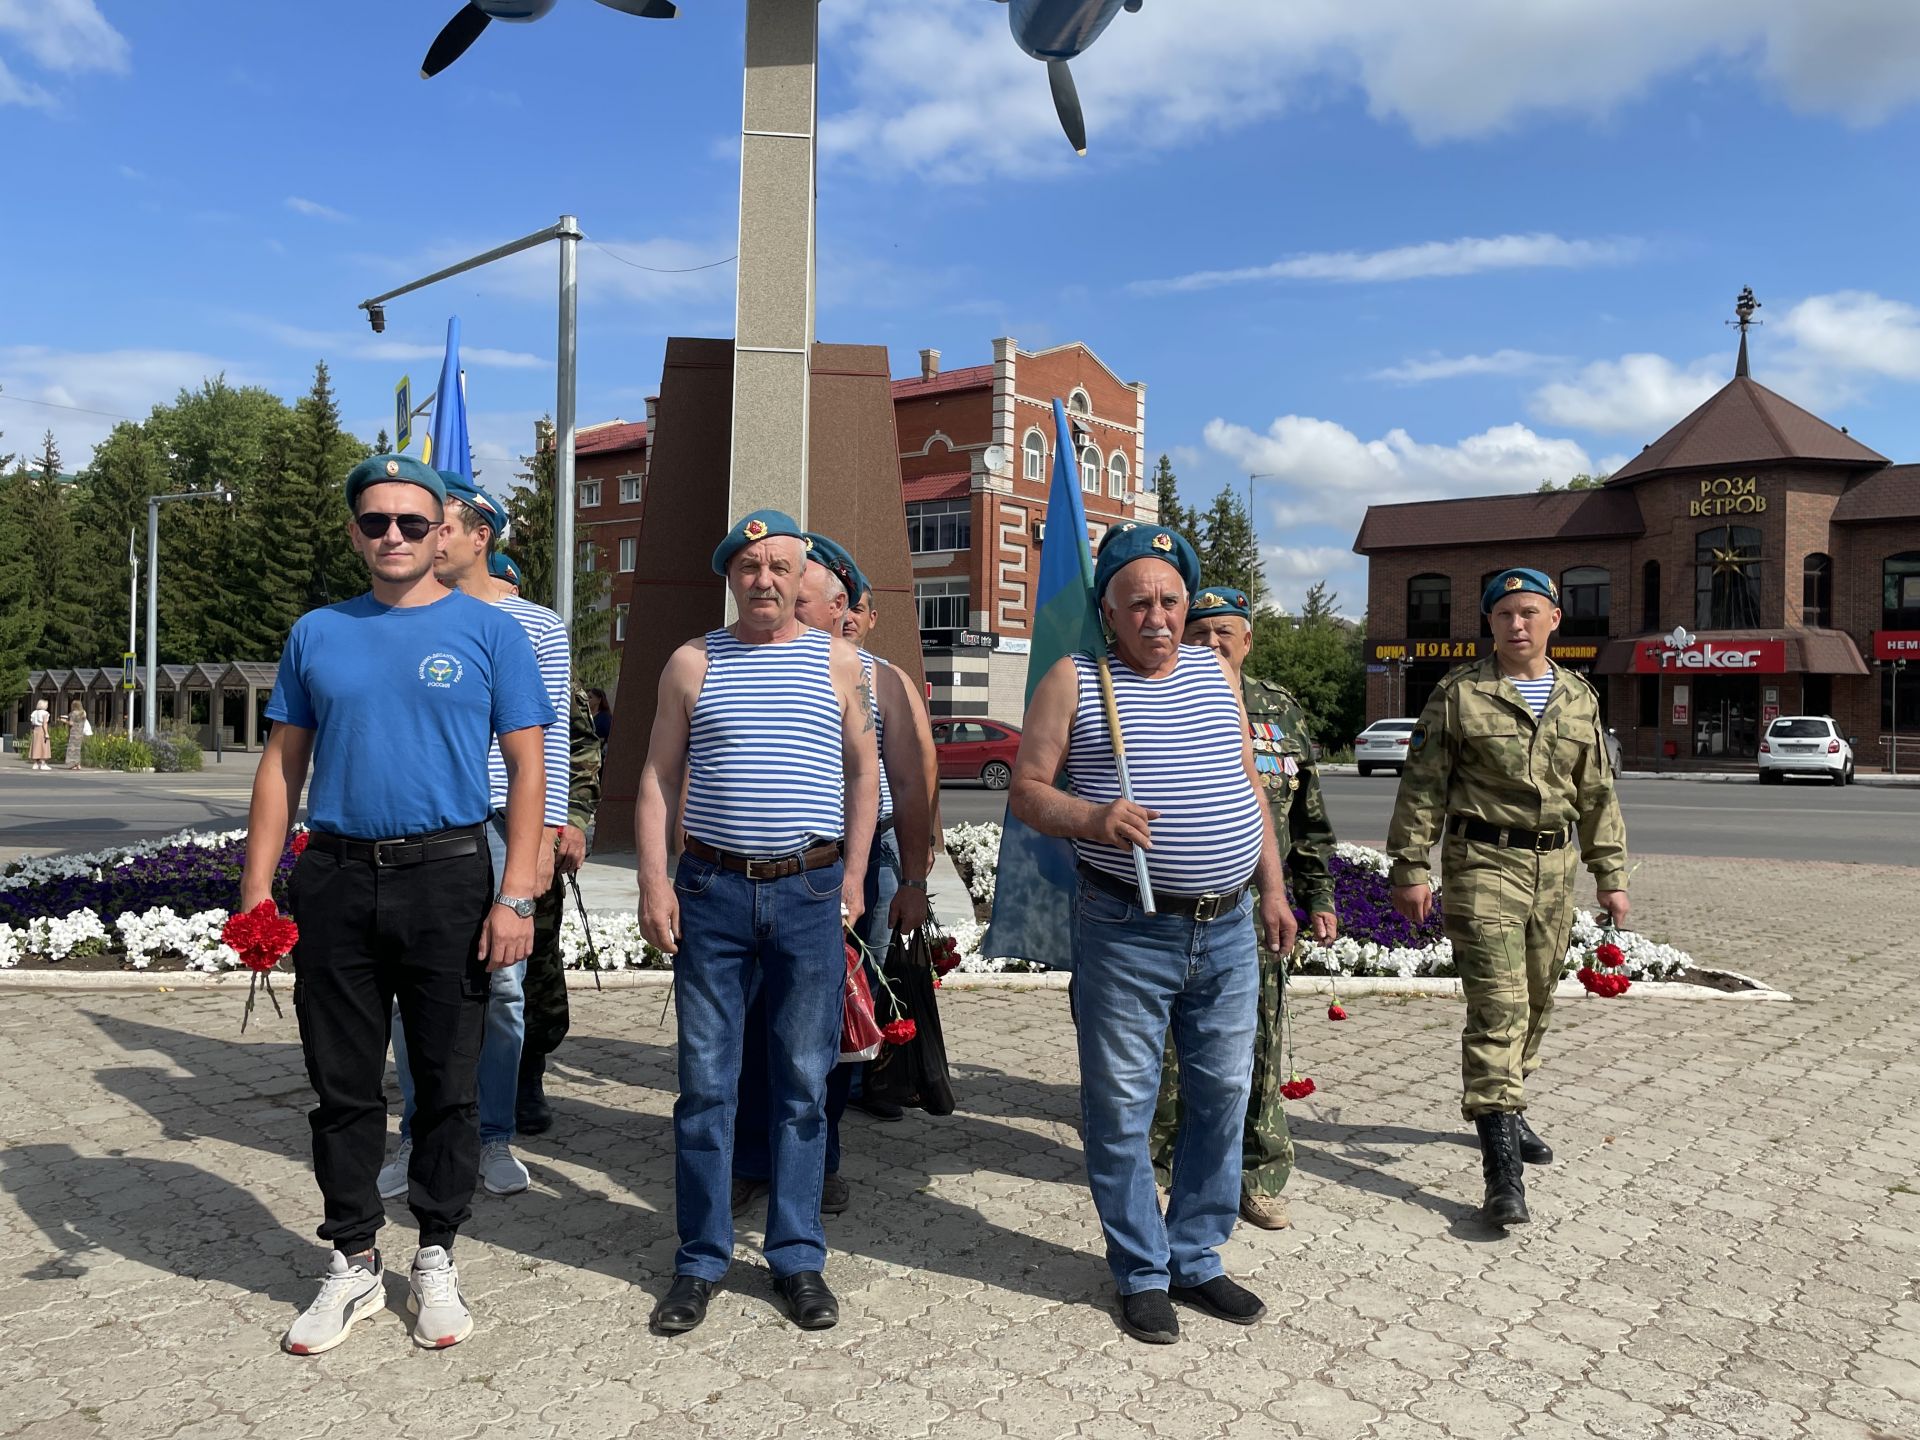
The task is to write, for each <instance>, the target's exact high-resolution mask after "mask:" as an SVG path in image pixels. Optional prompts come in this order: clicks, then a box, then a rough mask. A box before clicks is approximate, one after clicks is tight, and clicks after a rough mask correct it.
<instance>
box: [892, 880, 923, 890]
mask: <svg viewBox="0 0 1920 1440" xmlns="http://www.w3.org/2000/svg"><path fill="white" fill-rule="evenodd" d="M898 888H899V889H902V890H924V889H926V888H927V882H926V881H924V880H902V881H901V882H900V884H899V887H898Z"/></svg>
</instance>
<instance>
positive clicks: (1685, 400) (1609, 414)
mask: <svg viewBox="0 0 1920 1440" xmlns="http://www.w3.org/2000/svg"><path fill="white" fill-rule="evenodd" d="M1732 376H1733V366H1732V365H1731V363H1729V360H1728V358H1727V357H1726V356H1720V357H1718V358H1710V359H1705V360H1696V361H1694V362H1693V363H1692V364H1691V365H1688V366H1686V367H1684V368H1682V367H1681V366H1678V365H1675V364H1674V363H1673V361H1671V360H1669V359H1667V358H1666V356H1664V355H1645V354H1640V355H1622V356H1621V357H1620V358H1619V359H1618V360H1596V361H1595V362H1594V363H1593V364H1591V365H1588V366H1587V367H1586V368H1585V369H1583V370H1581V372H1580V373H1579V375H1578V376H1576V377H1575V378H1574V379H1571V380H1556V381H1553V382H1551V383H1550V384H1546V385H1542V386H1541V387H1540V388H1539V389H1538V390H1536V391H1535V392H1534V394H1533V398H1532V401H1531V402H1530V408H1531V409H1532V411H1533V414H1534V416H1535V417H1536V418H1537V419H1540V420H1544V421H1546V422H1547V423H1548V424H1550V425H1570V426H1572V427H1574V428H1575V429H1578V430H1598V431H1602V432H1604V433H1607V434H1630V435H1641V436H1645V437H1646V438H1648V439H1652V438H1653V437H1654V436H1656V435H1658V434H1660V433H1661V432H1662V431H1664V430H1665V429H1666V428H1667V427H1668V426H1669V425H1671V424H1673V422H1674V421H1676V420H1678V419H1680V418H1681V417H1682V416H1684V415H1686V414H1687V413H1688V412H1689V411H1691V410H1693V409H1694V407H1696V406H1697V405H1699V404H1701V403H1702V402H1703V401H1705V400H1706V399H1707V397H1708V396H1710V395H1712V394H1713V393H1714V392H1715V391H1716V390H1718V389H1719V388H1720V387H1721V386H1723V385H1725V384H1726V383H1727V381H1728V380H1729V379H1731V378H1732Z"/></svg>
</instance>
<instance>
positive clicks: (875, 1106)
mask: <svg viewBox="0 0 1920 1440" xmlns="http://www.w3.org/2000/svg"><path fill="white" fill-rule="evenodd" d="M847 1103H848V1104H849V1105H851V1106H853V1108H854V1109H856V1110H864V1111H866V1112H867V1114H869V1115H871V1116H872V1117H873V1118H874V1119H876V1120H900V1119H903V1118H905V1116H906V1113H907V1112H906V1109H905V1108H904V1107H903V1106H899V1105H896V1104H894V1103H893V1101H891V1100H875V1099H873V1098H872V1097H871V1096H867V1095H856V1096H854V1097H853V1099H851V1100H849V1101H848V1102H847Z"/></svg>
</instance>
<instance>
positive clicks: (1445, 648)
mask: <svg viewBox="0 0 1920 1440" xmlns="http://www.w3.org/2000/svg"><path fill="white" fill-rule="evenodd" d="M1490 643H1491V642H1490V641H1487V640H1380V641H1376V642H1375V643H1374V646H1373V657H1372V658H1373V660H1374V661H1375V663H1381V662H1384V661H1388V660H1400V661H1420V660H1478V659H1479V658H1480V656H1481V655H1482V654H1484V653H1485V652H1484V651H1483V650H1482V649H1481V648H1480V647H1481V646H1483V645H1487V644H1490Z"/></svg>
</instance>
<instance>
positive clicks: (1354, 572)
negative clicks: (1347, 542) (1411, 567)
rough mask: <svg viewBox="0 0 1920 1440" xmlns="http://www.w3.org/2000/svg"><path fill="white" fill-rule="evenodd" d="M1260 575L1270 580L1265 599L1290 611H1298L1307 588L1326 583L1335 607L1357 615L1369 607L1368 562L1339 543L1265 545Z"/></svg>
mask: <svg viewBox="0 0 1920 1440" xmlns="http://www.w3.org/2000/svg"><path fill="white" fill-rule="evenodd" d="M1260 566H1261V574H1262V575H1263V576H1265V578H1266V582H1267V593H1266V599H1267V600H1268V601H1270V602H1271V603H1273V604H1275V605H1278V606H1279V607H1280V608H1281V609H1282V610H1284V611H1286V612H1288V613H1289V614H1298V613H1299V612H1300V608H1301V604H1302V602H1303V601H1304V600H1305V598H1306V594H1307V591H1308V590H1310V589H1312V588H1313V587H1314V586H1315V585H1316V584H1324V585H1325V586H1326V587H1327V593H1328V594H1329V595H1330V596H1331V597H1332V599H1333V602H1334V610H1335V611H1336V613H1338V614H1341V615H1354V616H1358V615H1361V614H1364V613H1365V611H1366V608H1367V562H1366V560H1365V558H1364V557H1362V556H1359V555H1356V554H1354V553H1353V551H1351V550H1348V549H1344V548H1342V547H1341V546H1338V545H1304V546H1291V545H1262V546H1261V547H1260Z"/></svg>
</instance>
